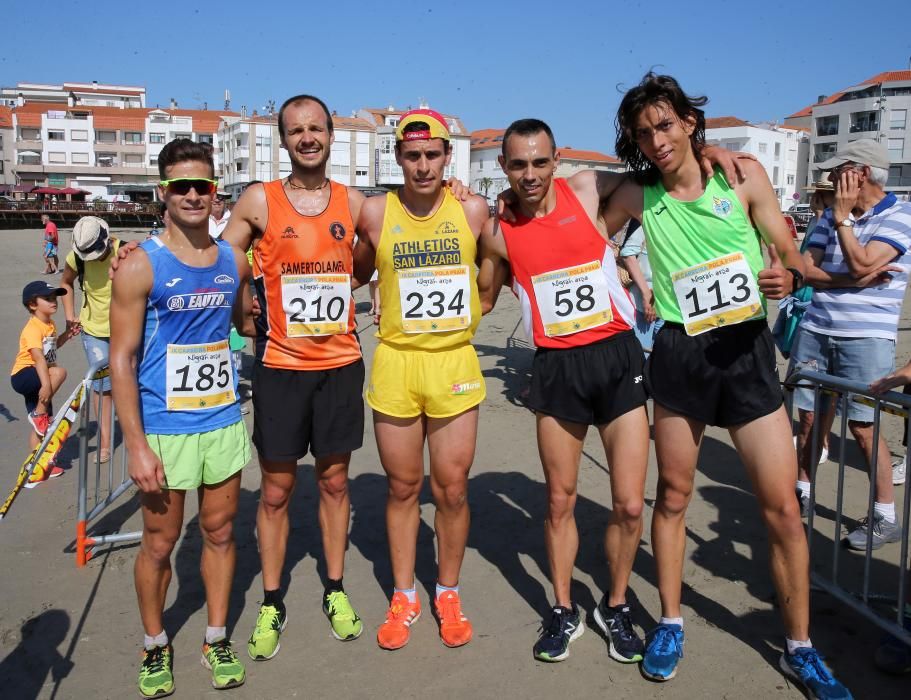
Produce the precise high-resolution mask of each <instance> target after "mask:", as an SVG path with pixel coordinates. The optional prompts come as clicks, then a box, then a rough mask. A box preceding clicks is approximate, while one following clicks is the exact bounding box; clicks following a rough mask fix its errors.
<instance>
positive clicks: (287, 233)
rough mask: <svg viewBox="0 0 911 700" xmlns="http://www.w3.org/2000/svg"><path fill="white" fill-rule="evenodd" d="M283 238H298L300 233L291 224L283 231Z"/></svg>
mask: <svg viewBox="0 0 911 700" xmlns="http://www.w3.org/2000/svg"><path fill="white" fill-rule="evenodd" d="M282 238H298V235H297V234H296V233H295V232H294V227H293V226H289V227H288V228H286V229H285V230H284V231H282Z"/></svg>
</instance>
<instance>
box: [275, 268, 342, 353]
mask: <svg viewBox="0 0 911 700" xmlns="http://www.w3.org/2000/svg"><path fill="white" fill-rule="evenodd" d="M350 303H351V277H350V276H349V275H282V310H283V311H284V312H285V332H286V334H287V336H288V337H289V338H299V337H301V336H310V335H335V334H337V333H345V332H346V331H347V330H348V314H349V304H350Z"/></svg>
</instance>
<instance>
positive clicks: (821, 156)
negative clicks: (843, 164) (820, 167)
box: [813, 141, 838, 163]
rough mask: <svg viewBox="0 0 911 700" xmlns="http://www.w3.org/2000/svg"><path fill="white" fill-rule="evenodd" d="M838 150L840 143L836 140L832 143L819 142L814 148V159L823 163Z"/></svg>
mask: <svg viewBox="0 0 911 700" xmlns="http://www.w3.org/2000/svg"><path fill="white" fill-rule="evenodd" d="M837 150H838V144H837V143H835V142H834V141H833V142H832V143H817V144H816V146H815V148H814V156H813V160H814V161H816V162H817V163H822V161H824V160H828V159H829V158H831V157H832V156H834V155H835V152H836V151H837Z"/></svg>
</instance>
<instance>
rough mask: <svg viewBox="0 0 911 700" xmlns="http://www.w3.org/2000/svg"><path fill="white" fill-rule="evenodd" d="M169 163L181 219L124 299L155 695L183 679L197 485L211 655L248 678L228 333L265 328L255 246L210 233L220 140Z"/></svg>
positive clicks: (137, 264) (135, 265) (174, 208)
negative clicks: (187, 563) (178, 589)
mask: <svg viewBox="0 0 911 700" xmlns="http://www.w3.org/2000/svg"><path fill="white" fill-rule="evenodd" d="M158 169H159V173H160V174H161V178H162V182H161V183H160V185H159V189H158V193H159V196H160V197H161V199H162V201H164V203H165V206H166V207H167V211H168V214H169V218H170V221H169V222H168V226H167V229H166V230H165V232H164V233H162V234H161V235H160V236H158V237H155V238H152V239H150V240H148V241H146V242H145V243H143V244H142V245H141V246H140V248H141V250H142V252H141V253H137V254H135V255H131V256H130V257H129V259H127V260H124V261H123V263H122V264H121V265H120V266H119V269H118V270H117V272H116V274H115V276H114V284H113V299H112V304H111V381H112V388H113V392H114V401H115V404H116V407H117V412H118V413H119V415H120V426H121V429H122V431H123V437H124V443H125V445H126V448H127V450H128V451H129V469H130V477H131V478H132V479H133V481H134V482H135V483H136V485H137V486H138V487H139V489H140V491H141V502H142V515H143V526H144V527H143V536H142V545H141V546H140V550H139V553H138V555H137V557H136V565H135V572H134V574H135V583H136V593H137V596H138V598H139V611H140V616H141V618H142V624H143V627H144V628H145V639H144V650H145V651H144V655H143V661H142V665H141V667H140V671H139V692H140V695H141V696H143V697H161V696H163V695H169V694H170V693H171V692H173V690H174V677H173V673H172V669H171V657H172V650H171V645H170V643H169V641H168V636H167V633H166V631H165V629H164V627H163V625H162V611H163V609H164V602H165V595H166V593H167V588H168V583H169V582H170V578H171V562H170V556H171V552H172V550H173V548H174V544H175V543H176V542H177V538H178V537H179V536H180V531H181V529H182V526H183V510H184V500H185V498H186V492H187V490H189V489H197V490H198V493H199V523H200V528H201V529H202V533H203V550H202V565H201V570H202V577H203V583H204V584H205V589H206V605H207V611H208V626H207V628H206V635H205V643H204V644H203V655H202V663H203V665H204V666H206V667H207V668H209V669H210V670H211V671H212V685H213V686H214V687H215V688H230V687H233V686H237V685H240V684H241V683H243V682H244V677H245V672H244V667H243V665H242V664H241V663H240V661H239V660H238V658H237V656H236V655H235V653H234V651H233V650H232V649H231V643H230V641H229V640H228V637H227V634H226V630H225V623H226V620H227V613H228V599H229V595H230V592H231V581H232V579H233V576H234V559H235V553H234V539H233V534H232V523H233V520H234V516H235V514H236V512H237V503H238V498H239V495H240V471H241V469H243V467H244V465H245V464H246V463H247V461H248V460H249V459H250V447H249V442H248V438H247V431H246V428H245V426H244V423H243V421H242V419H241V414H240V408H239V406H238V403H237V368H235V367H234V366H233V363H232V360H231V352H230V349H229V347H228V334H229V332H230V328H231V321H232V315H233V319H234V323H235V325H236V326H237V327H238V328H239V329H242V331H243V332H244V333H246V334H250V335H252V333H253V323H252V316H251V315H250V308H251V299H250V292H249V284H248V281H249V278H250V268H249V264H248V263H247V260H246V257H245V256H244V255H243V254H242V253H240V252H236V251H234V250H233V249H232V248H231V246H230V245H228V244H227V243H221V242H216V241H213V240H212V239H211V238H210V237H209V232H208V222H209V212H210V210H211V208H212V195H213V193H214V192H215V188H216V181H215V179H214V178H213V172H214V167H213V162H212V151H211V148H210V147H208V146H205V145H203V144H197V143H194V142H193V141H190V140H189V139H177V140H174V141H172V142H171V143H169V144H168V145H166V146H165V147H164V149H162V151H161V154H160V155H159V157H158Z"/></svg>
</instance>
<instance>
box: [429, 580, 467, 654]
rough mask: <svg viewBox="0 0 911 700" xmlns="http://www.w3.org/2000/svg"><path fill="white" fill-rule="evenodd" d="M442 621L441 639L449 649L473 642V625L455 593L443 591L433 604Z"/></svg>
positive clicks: (438, 617)
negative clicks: (465, 614)
mask: <svg viewBox="0 0 911 700" xmlns="http://www.w3.org/2000/svg"><path fill="white" fill-rule="evenodd" d="M433 607H434V608H435V609H436V614H437V619H438V620H439V621H440V639H442V640H443V644H445V645H446V646H448V647H460V646H462V645H463V644H468V642H470V641H471V623H470V622H469V621H468V618H467V617H465V616H464V615H463V614H462V601H461V600H460V599H459V594H458V593H456V592H455V591H443V593H442V594H441V595H439V596H438V597H437V599H436V600H435V601H434V602H433Z"/></svg>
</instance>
